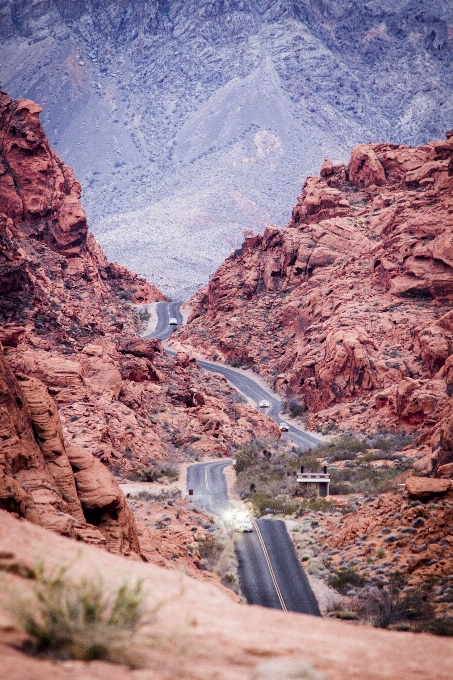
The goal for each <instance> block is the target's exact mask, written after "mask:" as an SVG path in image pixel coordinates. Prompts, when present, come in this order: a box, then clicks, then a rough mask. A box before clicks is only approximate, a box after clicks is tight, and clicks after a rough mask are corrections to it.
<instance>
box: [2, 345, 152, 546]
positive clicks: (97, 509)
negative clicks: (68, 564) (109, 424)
mask: <svg viewBox="0 0 453 680" xmlns="http://www.w3.org/2000/svg"><path fill="white" fill-rule="evenodd" d="M0 386H1V387H0V390H1V393H0V394H1V396H0V398H1V406H0V409H1V430H2V431H1V441H2V446H1V463H0V506H1V507H2V508H3V509H6V510H9V511H10V512H15V513H16V514H17V515H19V516H21V517H25V518H26V519H29V520H30V521H32V522H34V523H36V524H40V525H42V526H43V527H45V528H46V529H51V530H52V531H56V532H57V533H60V534H63V535H65V536H69V537H72V538H77V539H79V540H83V541H86V542H89V543H94V544H95V545H99V546H100V547H106V548H107V549H108V550H110V551H111V552H117V553H120V554H126V555H130V554H135V555H136V556H137V557H138V554H139V551H140V549H139V543H138V535H137V527H136V524H135V520H134V517H133V515H132V513H131V511H130V509H129V508H128V506H127V504H126V502H125V499H124V496H123V494H122V492H121V491H120V488H119V486H118V484H117V483H116V482H115V481H114V479H113V477H112V476H111V474H110V472H109V471H108V470H107V468H106V467H105V466H103V465H102V463H100V462H99V461H98V460H96V459H95V458H93V456H92V455H91V453H89V451H85V450H83V449H81V450H78V449H76V447H70V448H69V449H68V450H66V448H65V444H64V439H63V431H62V427H61V423H60V418H59V415H58V411H57V407H56V405H55V402H54V400H53V399H52V398H51V396H50V395H49V393H48V391H47V388H46V387H45V385H44V384H43V383H42V382H40V381H39V380H37V379H36V378H30V377H28V376H25V375H23V374H21V375H19V376H18V379H16V377H15V376H14V374H13V373H12V371H11V368H10V367H9V365H8V362H7V361H6V360H5V359H4V357H3V354H2V353H0ZM82 459H83V464H82V463H80V461H81V460H82ZM82 469H83V470H84V471H85V472H84V477H83V479H81V477H80V476H81V472H80V471H81V470H82ZM74 470H75V471H76V472H73V471H74Z"/></svg>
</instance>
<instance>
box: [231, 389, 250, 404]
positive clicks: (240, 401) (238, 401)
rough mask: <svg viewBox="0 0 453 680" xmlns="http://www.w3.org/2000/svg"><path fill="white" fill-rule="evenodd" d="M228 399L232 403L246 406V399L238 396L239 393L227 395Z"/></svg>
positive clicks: (240, 395)
mask: <svg viewBox="0 0 453 680" xmlns="http://www.w3.org/2000/svg"><path fill="white" fill-rule="evenodd" d="M228 398H229V399H230V400H231V401H232V402H234V403H235V404H246V403H247V399H246V398H245V397H243V396H242V394H239V392H233V393H232V394H229V395H228Z"/></svg>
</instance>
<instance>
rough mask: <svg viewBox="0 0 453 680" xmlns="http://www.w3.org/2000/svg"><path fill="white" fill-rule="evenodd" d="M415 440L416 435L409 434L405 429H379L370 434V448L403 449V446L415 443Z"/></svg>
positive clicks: (388, 450)
mask: <svg viewBox="0 0 453 680" xmlns="http://www.w3.org/2000/svg"><path fill="white" fill-rule="evenodd" d="M413 442H414V436H413V435H409V434H407V433H406V431H405V430H402V431H401V432H390V431H387V430H378V431H377V432H375V433H373V434H370V435H368V448H370V449H380V450H381V451H387V452H390V451H391V452H396V451H401V449H402V448H404V447H405V446H408V445H409V444H413Z"/></svg>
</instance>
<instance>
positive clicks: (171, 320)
mask: <svg viewBox="0 0 453 680" xmlns="http://www.w3.org/2000/svg"><path fill="white" fill-rule="evenodd" d="M168 323H169V325H170V326H177V325H178V319H175V317H174V316H172V317H171V318H170V321H169V322H168Z"/></svg>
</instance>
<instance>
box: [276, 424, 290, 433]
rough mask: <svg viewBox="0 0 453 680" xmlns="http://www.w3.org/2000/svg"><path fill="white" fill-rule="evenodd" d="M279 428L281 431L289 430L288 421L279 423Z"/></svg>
mask: <svg viewBox="0 0 453 680" xmlns="http://www.w3.org/2000/svg"><path fill="white" fill-rule="evenodd" d="M278 426H279V428H280V430H281V431H282V432H289V425H288V423H279V425H278Z"/></svg>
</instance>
